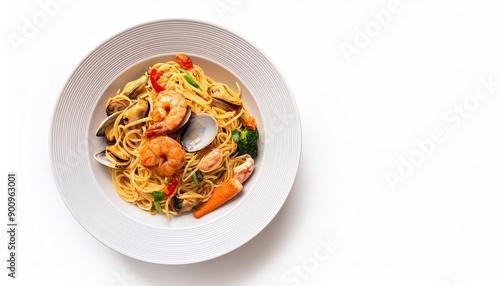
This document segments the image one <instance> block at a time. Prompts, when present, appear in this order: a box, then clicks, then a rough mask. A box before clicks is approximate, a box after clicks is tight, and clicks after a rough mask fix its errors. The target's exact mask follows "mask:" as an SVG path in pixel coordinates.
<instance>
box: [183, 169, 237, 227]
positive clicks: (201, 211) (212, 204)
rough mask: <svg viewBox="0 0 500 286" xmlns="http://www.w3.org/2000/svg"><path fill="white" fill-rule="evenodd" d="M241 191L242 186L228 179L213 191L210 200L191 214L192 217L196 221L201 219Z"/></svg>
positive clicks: (232, 179) (234, 180)
mask: <svg viewBox="0 0 500 286" xmlns="http://www.w3.org/2000/svg"><path fill="white" fill-rule="evenodd" d="M241 190H243V185H242V184H241V183H240V182H239V181H238V180H236V179H235V178H230V179H229V180H227V181H225V182H224V183H222V185H220V186H218V187H217V188H215V189H214V190H213V192H212V195H211V196H210V198H208V200H207V201H206V202H204V203H203V204H202V205H201V206H200V207H199V208H198V209H197V210H196V211H195V212H194V213H193V216H194V217H195V218H197V219H198V218H201V217H203V216H204V215H206V214H208V213H210V212H211V211H213V210H215V209H216V208H218V207H219V206H221V205H222V204H223V203H225V202H227V201H229V200H230V199H231V198H233V197H234V196H236V195H237V194H238V193H239V192H240V191H241Z"/></svg>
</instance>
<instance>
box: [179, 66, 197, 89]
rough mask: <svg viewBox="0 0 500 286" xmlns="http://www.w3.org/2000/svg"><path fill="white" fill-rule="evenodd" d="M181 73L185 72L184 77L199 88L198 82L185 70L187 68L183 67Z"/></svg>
mask: <svg viewBox="0 0 500 286" xmlns="http://www.w3.org/2000/svg"><path fill="white" fill-rule="evenodd" d="M181 73H182V74H183V76H184V79H185V80H186V81H187V82H188V83H189V84H190V85H192V86H193V87H195V88H199V87H200V86H199V85H198V83H197V82H196V81H195V80H194V79H193V78H192V77H191V75H190V74H189V73H188V72H187V71H186V70H185V69H182V68H181Z"/></svg>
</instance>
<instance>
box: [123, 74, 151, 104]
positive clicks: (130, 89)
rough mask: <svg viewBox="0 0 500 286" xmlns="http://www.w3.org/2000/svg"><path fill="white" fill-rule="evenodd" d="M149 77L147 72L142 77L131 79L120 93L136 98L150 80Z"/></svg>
mask: <svg viewBox="0 0 500 286" xmlns="http://www.w3.org/2000/svg"><path fill="white" fill-rule="evenodd" d="M148 79H149V77H148V76H147V75H146V74H145V75H143V76H141V77H140V78H138V79H136V80H134V81H131V82H129V83H127V84H126V85H125V87H123V91H122V92H121V93H119V94H120V95H124V96H126V97H128V98H136V97H137V95H138V94H139V92H140V91H141V90H142V89H143V88H144V86H145V85H146V83H147V82H148Z"/></svg>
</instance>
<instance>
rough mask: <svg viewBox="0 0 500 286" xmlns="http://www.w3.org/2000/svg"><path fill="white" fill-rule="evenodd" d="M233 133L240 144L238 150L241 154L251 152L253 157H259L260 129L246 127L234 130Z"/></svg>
mask: <svg viewBox="0 0 500 286" xmlns="http://www.w3.org/2000/svg"><path fill="white" fill-rule="evenodd" d="M235 131H236V132H235ZM231 134H232V136H233V138H234V141H236V143H237V144H238V147H237V148H236V151H238V153H239V154H240V155H243V154H249V155H250V156H251V157H252V158H255V157H257V155H258V154H259V146H258V145H257V141H258V139H259V131H258V130H257V129H255V130H251V129H249V128H246V127H245V128H243V129H242V130H241V131H238V130H233V131H231Z"/></svg>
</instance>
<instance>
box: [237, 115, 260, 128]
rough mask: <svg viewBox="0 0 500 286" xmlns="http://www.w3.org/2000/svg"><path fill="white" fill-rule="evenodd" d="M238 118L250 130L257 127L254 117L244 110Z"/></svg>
mask: <svg viewBox="0 0 500 286" xmlns="http://www.w3.org/2000/svg"><path fill="white" fill-rule="evenodd" d="M240 118H241V120H242V121H243V124H245V126H246V127H248V128H250V129H251V130H255V129H257V122H255V118H254V117H253V116H251V115H250V114H248V113H246V112H244V113H243V114H242V115H241V117H240Z"/></svg>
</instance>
